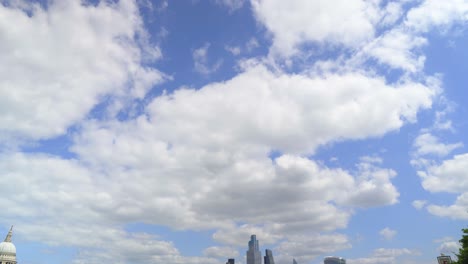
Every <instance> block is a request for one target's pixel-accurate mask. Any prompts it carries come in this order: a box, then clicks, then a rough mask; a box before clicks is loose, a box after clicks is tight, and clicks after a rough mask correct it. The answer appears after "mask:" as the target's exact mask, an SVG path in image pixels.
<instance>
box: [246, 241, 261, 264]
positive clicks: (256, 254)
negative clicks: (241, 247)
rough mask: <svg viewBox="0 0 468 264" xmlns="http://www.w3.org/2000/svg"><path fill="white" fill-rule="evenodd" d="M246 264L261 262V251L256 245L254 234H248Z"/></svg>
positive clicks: (258, 263)
mask: <svg viewBox="0 0 468 264" xmlns="http://www.w3.org/2000/svg"><path fill="white" fill-rule="evenodd" d="M246 255H247V264H262V253H261V252H260V249H259V247H258V240H257V236H256V235H251V236H250V241H249V250H247V254H246Z"/></svg>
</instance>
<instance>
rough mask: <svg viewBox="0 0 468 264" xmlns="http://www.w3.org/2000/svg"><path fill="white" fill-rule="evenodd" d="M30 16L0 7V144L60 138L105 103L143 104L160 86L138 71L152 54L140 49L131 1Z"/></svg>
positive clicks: (141, 35)
mask: <svg viewBox="0 0 468 264" xmlns="http://www.w3.org/2000/svg"><path fill="white" fill-rule="evenodd" d="M31 10H32V11H30V13H29V14H28V13H26V12H24V11H22V10H20V9H16V8H12V7H7V6H5V5H0V31H1V32H2V36H3V38H2V39H1V41H0V57H2V63H1V64H0V88H1V89H0V138H2V140H1V141H2V142H1V143H5V142H11V140H18V139H20V140H21V139H44V138H50V137H54V136H58V135H61V134H64V133H66V131H67V129H68V128H69V127H70V126H72V125H74V124H76V123H77V122H79V121H80V120H82V119H83V118H85V117H86V115H87V113H88V112H89V111H90V110H91V109H92V108H93V107H94V106H96V105H97V104H98V103H99V102H100V101H101V100H102V98H103V97H104V96H109V95H110V96H116V97H120V96H122V95H123V94H125V96H126V98H141V96H142V95H143V94H145V93H146V91H147V90H148V89H149V88H151V86H152V85H154V84H155V83H157V82H159V81H161V80H162V79H163V75H162V74H161V73H159V72H158V71H157V70H155V69H152V68H146V67H144V66H142V65H141V60H142V57H143V53H145V55H144V56H146V57H149V56H150V53H152V54H154V55H156V56H157V54H158V52H157V51H158V48H157V47H150V46H149V44H148V42H147V41H145V32H144V29H143V26H142V22H141V19H140V17H139V14H138V8H137V6H136V5H135V4H134V3H133V1H120V2H118V3H114V4H112V3H109V2H101V3H100V4H99V5H96V6H93V5H87V6H84V5H82V4H81V3H80V1H71V0H67V1H54V2H53V3H51V4H50V5H48V9H47V10H44V9H42V8H41V7H39V6H38V5H33V6H31ZM12 23H14V25H15V26H14V27H12V26H11V25H12ZM140 47H141V48H140ZM159 54H160V53H159ZM129 84H130V87H129Z"/></svg>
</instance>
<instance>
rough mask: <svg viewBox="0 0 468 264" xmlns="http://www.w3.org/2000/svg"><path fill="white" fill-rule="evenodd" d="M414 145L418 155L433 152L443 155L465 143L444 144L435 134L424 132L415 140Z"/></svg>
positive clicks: (433, 153)
mask: <svg viewBox="0 0 468 264" xmlns="http://www.w3.org/2000/svg"><path fill="white" fill-rule="evenodd" d="M413 147H414V148H415V149H416V150H415V152H416V153H415V154H416V155H417V156H422V155H430V154H432V155H437V156H441V157H443V156H447V155H448V154H450V153H451V152H452V151H453V150H455V149H457V148H460V147H463V143H461V142H457V143H453V144H444V143H442V142H440V141H439V139H438V138H437V137H435V136H434V135H432V134H430V133H422V134H420V135H419V136H418V137H416V139H415V140H414V143H413Z"/></svg>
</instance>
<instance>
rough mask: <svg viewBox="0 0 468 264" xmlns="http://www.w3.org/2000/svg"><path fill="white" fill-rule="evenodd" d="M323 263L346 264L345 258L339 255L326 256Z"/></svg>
mask: <svg viewBox="0 0 468 264" xmlns="http://www.w3.org/2000/svg"><path fill="white" fill-rule="evenodd" d="M323 264H346V259H344V258H340V257H326V258H324V259H323Z"/></svg>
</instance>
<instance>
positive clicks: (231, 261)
mask: <svg viewBox="0 0 468 264" xmlns="http://www.w3.org/2000/svg"><path fill="white" fill-rule="evenodd" d="M234 263H235V260H234V259H228V261H227V262H226V264H234Z"/></svg>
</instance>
